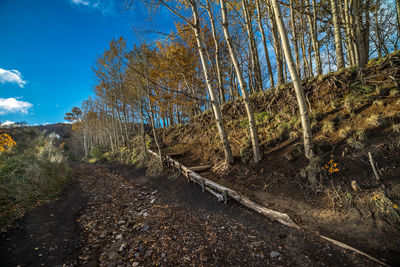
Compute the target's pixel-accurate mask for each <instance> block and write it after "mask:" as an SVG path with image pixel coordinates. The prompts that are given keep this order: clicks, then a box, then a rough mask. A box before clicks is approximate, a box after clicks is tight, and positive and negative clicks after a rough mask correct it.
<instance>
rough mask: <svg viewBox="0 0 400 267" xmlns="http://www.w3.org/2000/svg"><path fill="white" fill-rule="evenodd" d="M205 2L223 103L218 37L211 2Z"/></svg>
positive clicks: (220, 96)
mask: <svg viewBox="0 0 400 267" xmlns="http://www.w3.org/2000/svg"><path fill="white" fill-rule="evenodd" d="M206 2H207V9H206V10H207V13H208V17H209V19H210V23H211V33H212V36H213V40H214V46H215V51H214V58H215V64H216V68H217V78H218V90H219V98H220V103H221V104H223V103H225V90H224V84H223V79H222V72H221V65H220V60H219V51H220V49H219V43H218V38H217V32H216V30H215V20H214V14H213V11H212V9H211V4H210V0H206Z"/></svg>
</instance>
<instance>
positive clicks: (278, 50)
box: [267, 5, 284, 86]
mask: <svg viewBox="0 0 400 267" xmlns="http://www.w3.org/2000/svg"><path fill="white" fill-rule="evenodd" d="M267 8H268V14H269V19H270V21H271V33H272V38H273V41H274V50H275V58H276V72H277V76H278V84H277V85H278V86H279V85H281V84H283V83H284V77H283V60H282V54H281V53H282V48H281V41H280V40H279V36H278V29H277V26H276V20H275V17H274V13H273V11H272V9H271V7H270V6H269V5H268V6H267Z"/></svg>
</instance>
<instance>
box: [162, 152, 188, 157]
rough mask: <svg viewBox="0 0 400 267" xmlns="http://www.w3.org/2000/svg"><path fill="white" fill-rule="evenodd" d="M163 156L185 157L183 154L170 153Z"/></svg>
mask: <svg viewBox="0 0 400 267" xmlns="http://www.w3.org/2000/svg"><path fill="white" fill-rule="evenodd" d="M165 155H166V156H169V157H178V156H183V155H185V152H171V153H166V154H165Z"/></svg>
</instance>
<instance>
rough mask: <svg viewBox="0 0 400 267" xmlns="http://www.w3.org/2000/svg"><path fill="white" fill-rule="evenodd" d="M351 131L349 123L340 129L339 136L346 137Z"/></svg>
mask: <svg viewBox="0 0 400 267" xmlns="http://www.w3.org/2000/svg"><path fill="white" fill-rule="evenodd" d="M350 133H351V127H350V126H349V125H346V126H345V127H343V128H341V129H340V130H339V136H340V137H341V138H346V137H347V136H348V135H349V134H350Z"/></svg>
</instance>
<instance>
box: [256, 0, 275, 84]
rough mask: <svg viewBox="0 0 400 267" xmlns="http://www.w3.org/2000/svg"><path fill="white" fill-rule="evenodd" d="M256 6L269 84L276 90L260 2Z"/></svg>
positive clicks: (257, 0)
mask: <svg viewBox="0 0 400 267" xmlns="http://www.w3.org/2000/svg"><path fill="white" fill-rule="evenodd" d="M256 6H257V23H258V27H259V29H260V33H261V38H262V42H263V47H264V55H265V60H266V63H267V70H268V75H269V82H270V84H271V88H274V87H275V83H274V75H273V73H272V68H271V61H270V59H269V53H268V46H267V39H266V38H265V32H264V27H263V24H262V20H261V10H260V0H256Z"/></svg>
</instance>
